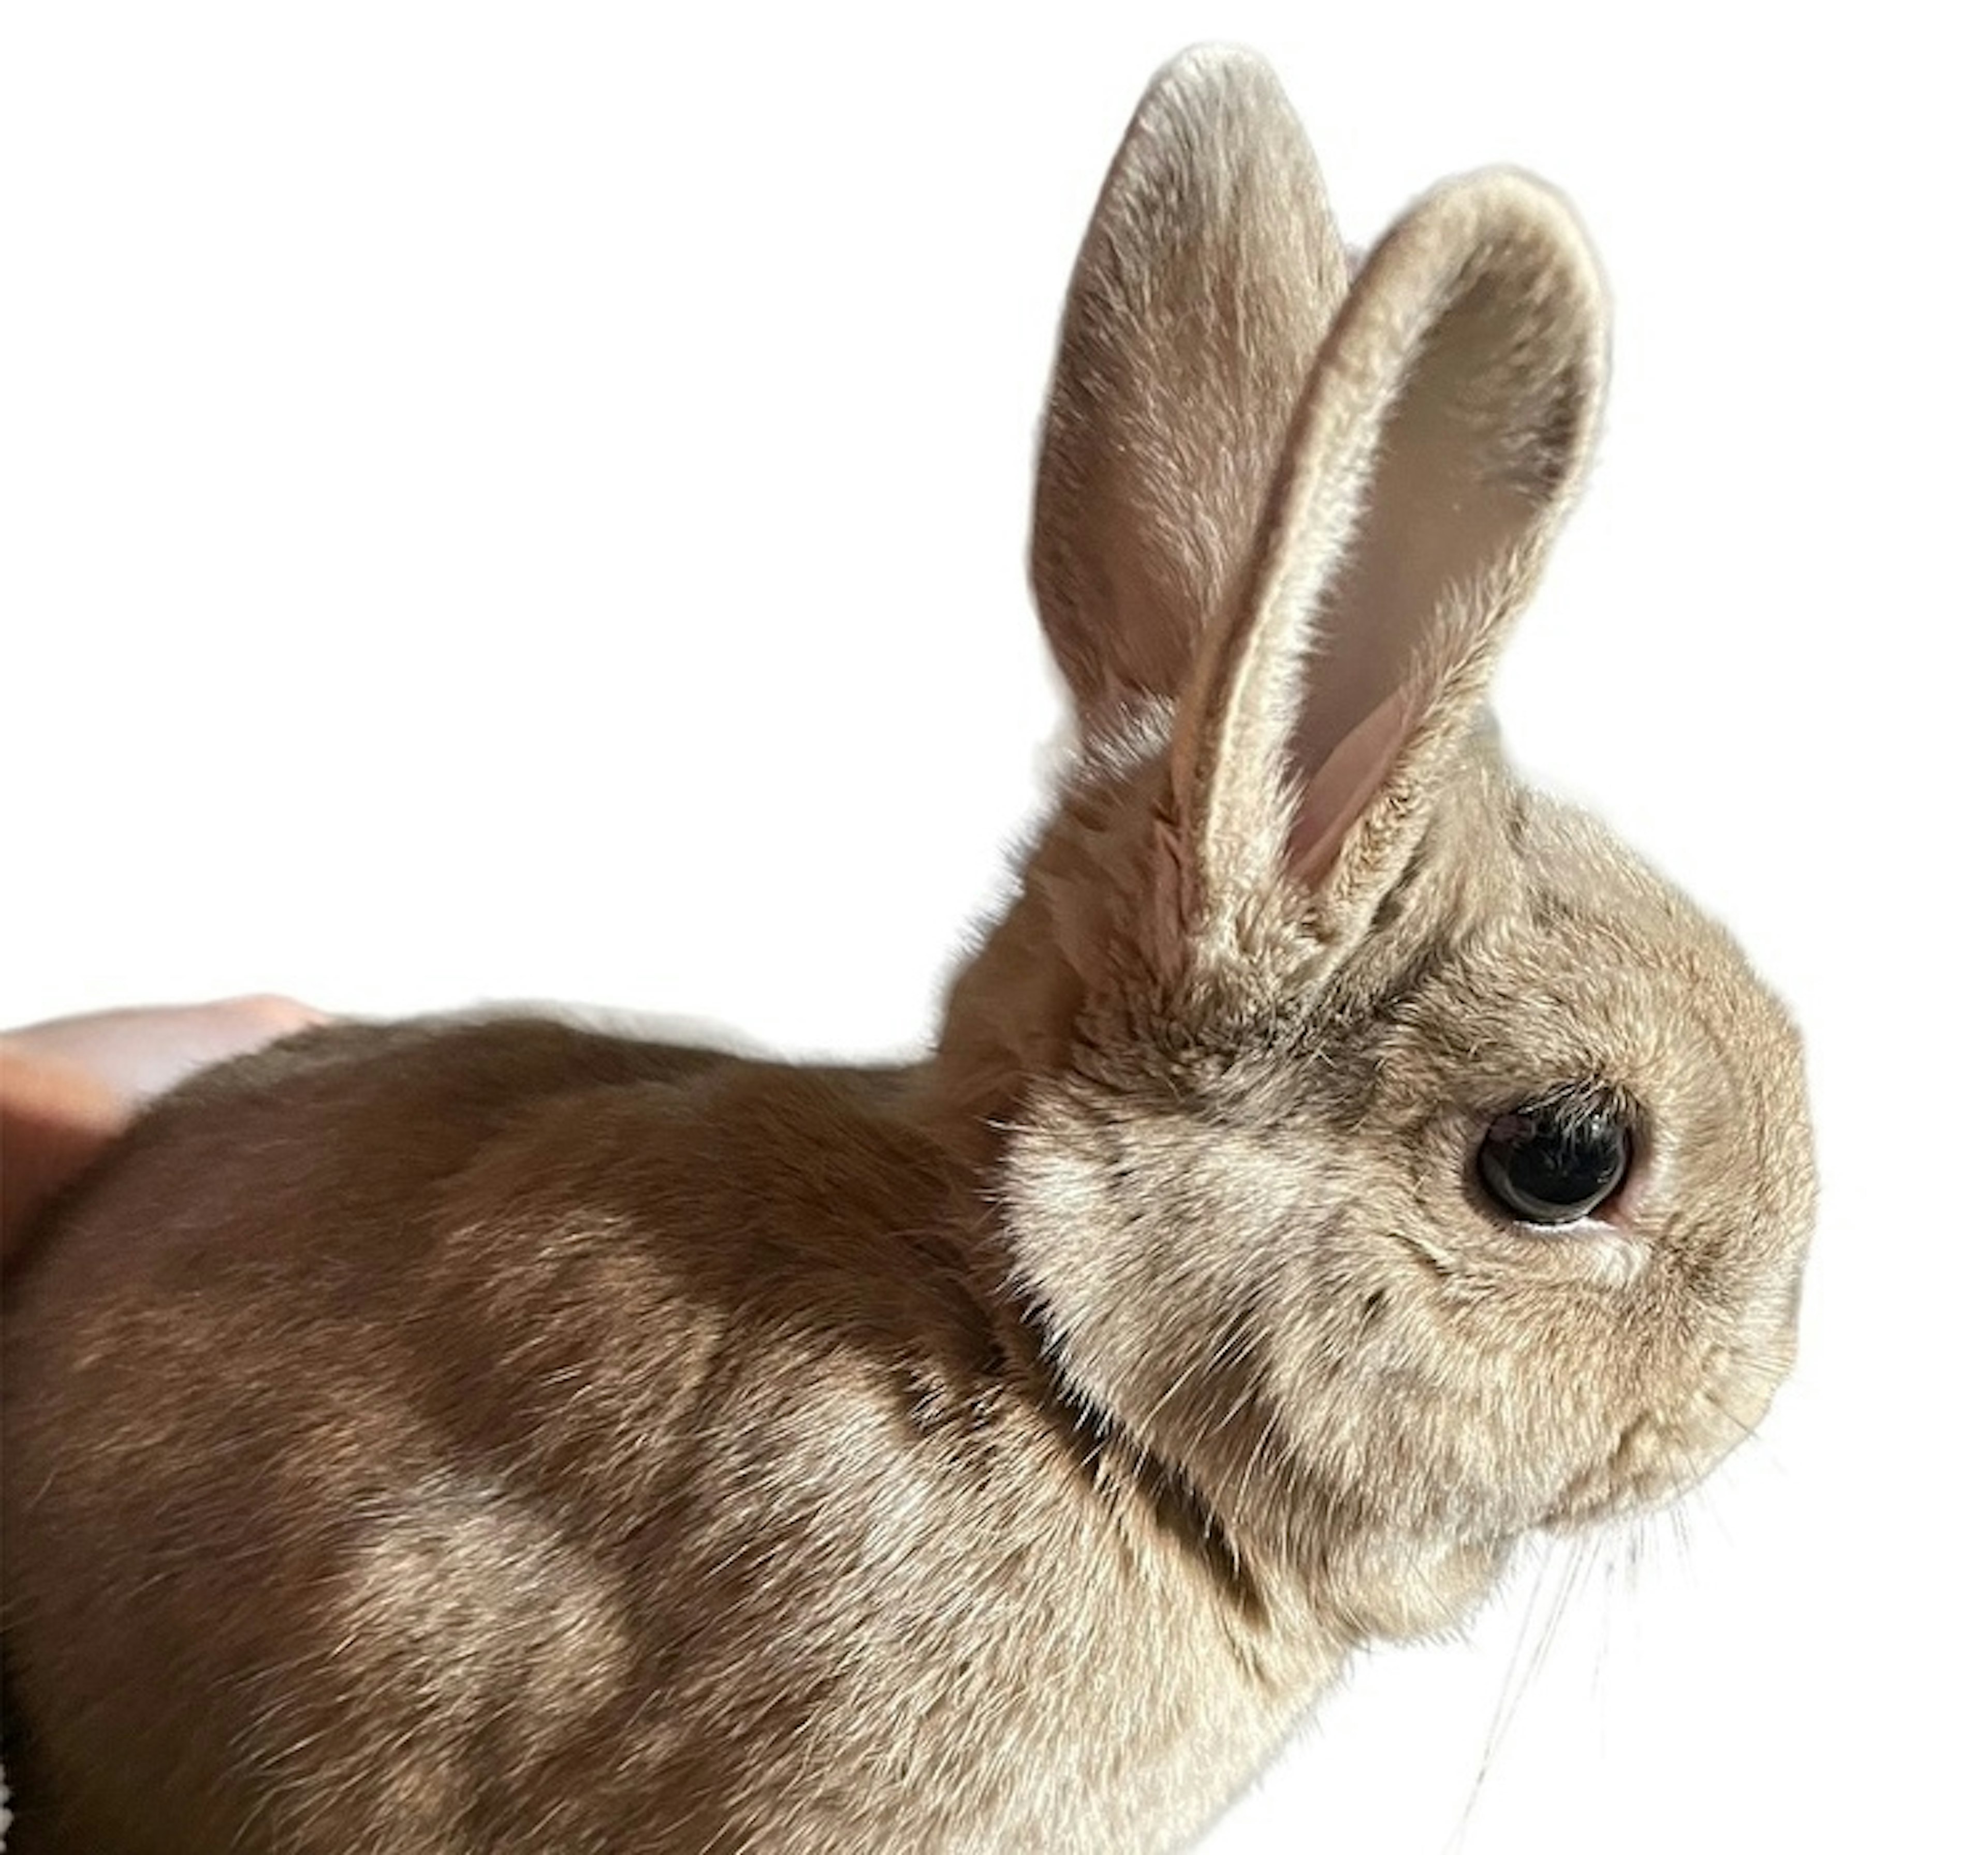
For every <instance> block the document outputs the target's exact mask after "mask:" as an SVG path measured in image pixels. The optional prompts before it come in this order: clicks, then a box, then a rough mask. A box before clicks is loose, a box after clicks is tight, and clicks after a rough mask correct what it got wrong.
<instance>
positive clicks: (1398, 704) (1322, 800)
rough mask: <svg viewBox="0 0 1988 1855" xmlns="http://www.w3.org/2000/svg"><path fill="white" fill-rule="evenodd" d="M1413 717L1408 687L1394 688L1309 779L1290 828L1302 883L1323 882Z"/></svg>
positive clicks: (1293, 860) (1397, 751)
mask: <svg viewBox="0 0 1988 1855" xmlns="http://www.w3.org/2000/svg"><path fill="white" fill-rule="evenodd" d="M1415 713H1416V711H1415V708H1413V706H1412V704H1411V702H1410V700H1409V691H1408V688H1405V687H1404V688H1400V689H1397V690H1396V691H1395V692H1394V693H1393V694H1391V695H1390V696H1389V697H1388V699H1387V700H1386V701H1384V702H1383V703H1382V704H1381V706H1380V707H1379V708H1376V709H1375V710H1374V711H1373V712H1372V713H1371V715H1368V716H1367V717H1366V718H1364V720H1362V721H1360V722H1358V723H1357V724H1356V725H1354V727H1353V728H1351V729H1349V730H1348V731H1347V734H1346V735H1345V736H1344V738H1342V739H1341V742H1340V743H1339V745H1337V747H1335V748H1334V749H1333V750H1332V752H1330V754H1328V755H1327V756H1326V760H1325V764H1324V765H1323V766H1321V767H1320V769H1318V771H1317V772H1315V773H1314V774H1313V775H1312V776H1311V781H1310V784H1309V785H1307V786H1306V788H1305V790H1304V796H1303V799H1300V801H1299V803H1298V813H1297V818H1296V819H1294V820H1293V823H1292V825H1291V840H1290V865H1291V869H1292V871H1293V873H1294V874H1295V875H1296V876H1297V878H1298V880H1300V882H1303V883H1304V884H1307V885H1310V884H1317V883H1319V882H1320V881H1323V880H1324V877H1325V874H1326V872H1327V870H1330V868H1331V867H1332V864H1333V860H1334V858H1336V857H1337V856H1338V854H1339V850H1340V846H1341V845H1342V844H1344V843H1345V841H1346V835H1347V833H1348V832H1349V831H1351V830H1352V829H1353V826H1354V823H1355V822H1356V821H1357V819H1358V818H1359V816H1360V815H1361V813H1363V812H1364V811H1365V810H1366V809H1367V807H1368V805H1369V804H1370V803H1371V802H1372V799H1373V797H1374V794H1375V793H1376V792H1378V791H1379V790H1380V789H1381V782H1382V781H1383V780H1384V779H1386V778H1387V776H1388V769H1389V768H1390V767H1391V766H1392V765H1394V764H1395V759H1396V756H1397V755H1399V754H1400V752H1401V748H1402V746H1403V745H1404V744H1405V742H1407V740H1408V731H1409V730H1410V728H1412V727H1413V726H1414V725H1415Z"/></svg>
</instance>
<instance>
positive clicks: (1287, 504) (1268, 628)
mask: <svg viewBox="0 0 1988 1855" xmlns="http://www.w3.org/2000/svg"><path fill="white" fill-rule="evenodd" d="M1606 330H1607V317H1606V312H1605V309H1604V303H1603V299H1602V296H1601V286H1600V283H1599V282H1598V279H1597V275H1596V273H1595V271H1594V265H1593V263H1592V262H1591V258H1590V257H1589V255H1588V252H1587V247H1586V245H1585V243H1584V241H1583V238H1582V237H1581V232H1580V231H1579V229H1578V228H1577V226H1576V225H1575V224H1574V221H1573V218H1572V217H1571V215H1570V214H1569V213H1568V212H1567V209H1566V208H1564V206H1563V205H1562V204H1560V201H1559V200H1558V198H1557V196H1555V195H1554V194H1551V193H1550V192H1549V191H1547V189H1545V188H1543V187H1542V186H1540V184H1538V183H1537V182H1534V181H1530V180H1527V179H1525V178H1523V177H1520V176H1516V175H1511V174H1483V175H1478V176H1476V177H1471V178H1469V179H1466V180H1464V181H1458V182H1454V183H1452V184H1450V185H1449V186H1448V187H1445V188H1442V189H1441V190H1439V191H1437V192H1436V193H1435V194H1432V195H1431V196H1430V197H1429V198H1427V199H1425V200H1424V201H1422V203H1421V204H1419V205H1418V206H1417V207H1416V208H1414V210H1412V211H1411V212H1409V213H1408V215H1406V217H1405V218H1403V219H1402V220H1401V221H1400V223H1399V224H1398V225H1397V226H1396V227H1395V229H1394V230H1393V231H1391V232H1390V233H1389V234H1388V237H1387V238H1385V239H1384V241H1383V242H1381V245H1379V247H1378V248H1377V249H1376V250H1375V252H1374V255H1373V256H1372V258H1371V259H1370V260H1369V261H1368V263H1367V265H1365V266H1364V269H1362V270H1361V273H1360V275H1359V277H1358V279H1357V280H1356V282H1355V283H1354V287H1353V291H1352V294H1351V297H1350V298H1349V299H1348V301H1347V304H1346V306H1345V308H1344V310H1343V312H1342V313H1341V315H1340V316H1339V318H1338V319H1337V322H1336V323H1334V326H1333V328H1332V330H1331V333H1330V335H1329V336H1328V337H1327V340H1326V343H1325V345H1324V350H1322V352H1321V353H1320V356H1319V357H1318V364H1317V367H1316V369H1315V370H1314V371H1313V373H1312V376H1311V378H1310V381H1309V383H1308V384H1307V387H1306V389H1305V391H1304V394H1303V403H1302V404H1301V405H1300V407H1299V409H1298V411H1297V415H1296V417H1295V419H1294V421H1293V424H1292V427H1291V432H1290V443H1289V445H1288V447H1287V448H1286V452H1285V454H1284V458H1283V464H1282V465H1281V468H1280V471H1279V472H1278V476H1277V480H1276V486H1275V488H1274V489H1273V492H1272V494H1271V496H1270V501H1269V505H1268V509H1267V512H1266V516H1265V519H1264V522H1263V529H1262V532H1261V535H1260V538H1259V542H1258V545H1257V547H1256V552H1255V555H1254V557H1253V564H1252V566H1251V569H1250V572H1249V577H1248V579H1247V581H1246V584H1245V585H1244V586H1242V588H1241V589H1240V593H1239V597H1237V598H1236V600H1234V601H1232V603H1231V604H1230V605H1229V607H1228V608H1227V609H1226V610H1225V612H1224V613H1223V614H1222V618H1221V620H1219V623H1217V624H1216V625H1215V627H1213V628H1212V630H1211V631H1210V634H1209V637H1208V638H1207V640H1206V641H1205V644H1204V646H1203V647H1202V654H1201V656H1200V658H1199V661H1198V663H1197V664H1196V666H1195V677H1194V681H1193V684H1192V688H1190V690H1189V691H1188V694H1187V697H1186V698H1185V701H1184V702H1183V704H1182V708H1181V711H1180V715H1179V718H1178V723H1177V725H1176V730H1175V738H1174V747H1173V762H1172V779H1173V790H1174V794H1175V803H1176V806H1177V807H1178V811H1177V815H1176V817H1175V819H1173V820H1171V821H1170V827H1171V828H1169V829H1168V831H1167V833H1166V838H1167V840H1168V842H1169V843H1171V846H1172V847H1173V848H1174V850H1175V852H1176V853H1177V854H1178V862H1179V867H1178V870H1176V871H1175V872H1174V873H1172V874H1171V875H1170V876H1169V877H1168V886H1169V887H1171V886H1172V884H1173V883H1174V881H1175V880H1176V878H1177V879H1178V883H1179V885H1180V890H1181V893H1180V894H1179V896H1178V897H1177V898H1176V905H1182V906H1185V907H1187V908H1188V910H1189V911H1190V921H1192V917H1195V916H1201V915H1202V914H1203V911H1206V910H1212V911H1214V917H1216V919H1219V917H1222V916H1223V915H1225V914H1226V915H1229V916H1231V917H1235V916H1236V915H1237V913H1238V911H1242V912H1246V911H1248V910H1249V908H1250V907H1252V906H1253V904H1254V901H1255V900H1256V898H1260V897H1261V896H1262V894H1263V891H1264V888H1265V886H1266V884H1276V883H1280V882H1285V881H1288V880H1290V879H1291V878H1293V877H1295V878H1296V879H1297V881H1298V882H1300V884H1303V886H1304V887H1306V888H1307V889H1308V890H1314V891H1317V892H1319V893H1320V914H1321V917H1322V919H1323V921H1324V924H1326V926H1327V930H1328V931H1329V932H1333V933H1338V934H1345V935H1347V936H1348V937H1351V936H1353V935H1357V933H1358V932H1359V931H1361V928H1362V927H1364V924H1365V921H1366V919H1367V917H1368V915H1369V914H1371V910H1372V907H1373V906H1374V904H1376V903H1378V900H1379V898H1380V897H1381V894H1384V893H1385V890H1386V889H1387V887H1388V886H1389V885H1390V884H1391V883H1392V882H1393V881H1394V880H1395V878H1396V877H1398V874H1399V873H1400V870H1401V867H1402V866H1403V864H1404V863H1405V861H1406V860H1407V857H1408V854H1409V853H1410V851H1411V850H1412V848H1413V846H1414V843H1415V840H1416V839H1417V838H1418V836H1419V835H1420V833H1421V831H1422V828H1423V827H1424V826H1425V824H1426V823H1427V818H1428V808H1429V806H1430V804H1431V803H1432V799H1433V793H1434V791H1435V787H1436V786H1437V785H1438V784H1439V782H1440V779H1441V776H1442V774H1443V772H1445V770H1446V769H1447V768H1448V766H1449V764H1450V762H1452V759H1453V757H1454V755H1455V752H1456V751H1457V749H1458V748H1459V745H1460V743H1461V742H1462V738H1463V736H1464V735H1466V733H1467V732H1468V731H1469V728H1470V727H1471V725H1472V722H1473V721H1474V720H1475V718H1476V715H1477V713H1478V711H1479V708H1480V705H1481V702H1482V698H1483V694H1484V690H1485V686H1486V683H1487V682H1488V681H1489V675H1490V671H1491V668H1492V665H1493V661H1494V660H1495V657H1496V654H1497V652H1498V650H1499V648H1500V647H1501V646H1502V645H1503V642H1504V639H1505V637H1506V633H1507V631H1508V630H1509V629H1510V623H1511V620H1512V619H1513V617H1514V615H1515V614H1516V612H1517V611H1518V610H1519V608H1520V606H1521V605H1522V604H1523V600H1524V599H1525V596H1526V593H1528V592H1529V591H1530V588H1531V586H1532V583H1533V579H1534V578H1535V576H1537V572H1538V569H1539V566H1540V562H1541V559H1542V558H1543V553H1544V550H1545V546H1546V543H1547V541H1548V540H1549V539H1550V537H1551V535H1552V532H1553V530H1554V528H1555V527H1556V526H1557V524H1558V522H1559V519H1560V515H1561V513H1562V512H1563V510H1564V508H1565V506H1566V505H1567V502H1568V501H1569V500H1570V498H1571V496H1572V494H1573V492H1574V488H1575V487H1576V485H1577V481H1578V479H1579V477H1580V475H1581V467H1582V465H1583V464H1584V461H1585V459H1586V458H1587V452H1588V450H1589V448H1590V445H1591V440H1592V436H1593V431H1594V421H1595V418H1596V415H1597V411H1598V410H1599V406H1600V401H1601V390H1602V384H1603V380H1604V373H1605V370H1606ZM1186 924H1188V923H1184V925H1186ZM1214 924H1215V921H1212V920H1209V919H1206V918H1204V919H1203V921H1202V925H1203V926H1204V927H1207V926H1212V925H1214ZM1191 931H1192V930H1191Z"/></svg>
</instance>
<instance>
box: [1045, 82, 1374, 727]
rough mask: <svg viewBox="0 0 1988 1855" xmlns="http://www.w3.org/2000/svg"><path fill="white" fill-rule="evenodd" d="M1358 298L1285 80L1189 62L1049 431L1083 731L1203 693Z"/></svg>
mask: <svg viewBox="0 0 1988 1855" xmlns="http://www.w3.org/2000/svg"><path fill="white" fill-rule="evenodd" d="M1345 292H1346V258H1345V253H1344V249H1343V248H1342V247H1341V245H1340V242H1339V236H1338V234H1337V231H1334V228H1333V224H1332V219H1331V215H1330V212H1329V211H1328V210H1327V206H1326V203H1325V194H1324V188H1322V187H1321V185H1320V181H1319V177H1318V171H1317V166H1316V164H1314V162H1313V159H1312V154H1311V150H1310V145H1309V144H1307V141H1306V140H1305V137H1304V132H1303V130H1302V129H1301V128H1300V127H1299V125H1298V122H1297V118H1296V117H1295V116H1294V115H1293V113H1292V111H1291V107H1290V104H1289V103H1287V102H1286V100H1285V97H1284V94H1283V91H1282V90H1280V88H1279V87H1278V85H1277V82H1276V79H1275V78H1274V77H1273V76H1271V74H1270V71H1269V69H1267V68H1266V66H1264V65H1263V64H1262V63H1260V62H1259V60H1258V59H1256V58H1254V57H1253V56H1250V55H1249V54H1248V53H1246V52H1236V51H1233V50H1229V49H1225V48H1204V49H1199V50H1196V51H1193V52H1187V53H1185V54H1184V55H1183V56H1181V57H1179V58H1178V59H1175V60H1174V61H1173V63H1171V64H1169V65H1168V66H1167V67H1166V68H1165V69H1164V70H1162V71H1161V73H1160V74H1159V76H1158V77H1156V78H1155V79H1154V80H1153V83H1152V85H1151V87H1150V88H1149V89H1148V91H1147V93H1146V95H1145V96H1144V100H1142V101H1141V103H1140V105H1139V107H1138V110H1137V111H1136V112H1135V113H1134V116H1133V118H1132V123H1131V127H1130V128H1129V129H1128V130H1127V131H1126V133H1125V139H1124V142H1123V143H1122V144H1121V146H1120V147H1119V150H1118V154H1117V159H1116V160H1114V163H1113V164H1112V167H1111V174H1109V176H1108V177H1107V179H1106V181H1105V183H1104V191H1103V192H1102V193H1101V194H1100V196H1099V198H1098V202H1097V208H1096V210H1095V211H1094V213H1093V215H1092V217H1091V221H1090V231H1089V232H1088V233H1087V235H1086V236H1085V238H1084V246H1083V249H1082V251H1081V252H1080V254H1079V255H1078V258H1077V269H1076V272H1075V275H1073V278H1072V279H1071V282H1070V297H1069V301H1068V304H1067V307H1066V308H1065V310H1064V313H1063V333H1062V340H1061V345H1060V353H1059V356H1058V359H1057V370H1056V377H1055V380H1054V381H1053V384H1052V386H1051V388H1050V400H1049V407H1048V411H1047V413H1046V416H1045V418H1044V421H1043V448H1042V461H1041V468H1040V474H1039V476H1038V478H1037V483H1036V515H1035V539H1034V545H1033V557H1032V559H1031V563H1030V568H1031V573H1032V575H1033V580H1034V583H1035V590H1036V604H1037V606H1038V608H1039V609H1040V612H1041V614H1042V620H1043V629H1044V630H1046V632H1047V634H1048V635H1049V641H1050V647H1051V648H1052V650H1053V651H1054V652H1055V654H1056V657H1057V662H1058V664H1060V667H1061V668H1062V671H1063V675H1064V677H1065V679H1066V681H1067V682H1068V683H1069V684H1070V688H1071V690H1072V691H1073V694H1074V695H1075V697H1076V699H1077V709H1078V713H1079V715H1080V718H1081V720H1082V721H1084V724H1085V725H1086V726H1087V728H1088V727H1090V726H1091V725H1094V724H1097V723H1098V722H1100V721H1103V722H1105V723H1107V724H1108V723H1109V721H1111V719H1112V718H1114V716H1115V715H1117V714H1118V713H1119V712H1120V711H1121V710H1122V709H1123V708H1124V706H1125V705H1126V704H1128V703H1131V702H1134V701H1138V699H1139V698H1141V697H1146V696H1155V695H1158V696H1169V697H1170V696H1175V695H1178V693H1179V692H1180V690H1181V688H1182V686H1183V684H1185V682H1186V681H1187V677H1188V672H1189V670H1190V668H1191V667H1192V664H1193V661H1194V654H1195V650H1196V648H1197V647H1198V646H1199V643H1200V640H1201V637H1202V633H1203V631H1204V630H1205V627H1206V626H1207V624H1208V623H1209V620H1210V619H1211V618H1212V617H1213V616H1214V614H1215V613H1216V612H1217V611H1218V610H1220V609H1221V607H1222V605H1223V603H1225V601H1226V600H1227V599H1228V598H1229V596H1231V594H1232V591H1233V590H1234V587H1235V585H1236V582H1237V580H1238V579H1239V577H1240V576H1241V574H1242V572H1243V570H1244V569H1246V566H1247V564H1248V558H1249V549H1250V545H1251V542H1253V539H1254V537H1255V534H1256V527H1257V524H1258V522H1259V520H1260V519H1261V516H1262V513H1263V505H1264V502H1265V498H1266V497H1267V495H1269V493H1270V483H1271V480H1272V478H1273V475H1275V472H1276V465H1277V460H1278V458H1280V456H1281V455H1282V454H1283V449H1284V441H1285V438H1286V432H1287V431H1288V428H1289V426H1290V417H1291V414H1292V413H1293V411H1294V410H1295V408H1296V407H1297V401H1298V397H1299V395H1300V393H1301V392H1302V391H1303V386H1304V382H1305V379H1306V377H1307V374H1308V373H1310V369H1311V365H1312V363H1313V360H1314V359H1315V357H1316V356H1317V352H1318V345H1319V343H1320V341H1321V340H1323V339H1324V335H1325V331H1326V329H1327V327H1328V326H1330V323H1331V319H1332V317H1333V315H1334V313H1335V311H1336V310H1337V308H1338V306H1339V305H1340V303H1341V301H1342V300H1343V299H1344V296H1345Z"/></svg>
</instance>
